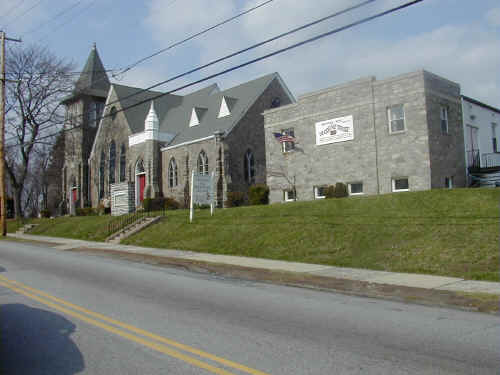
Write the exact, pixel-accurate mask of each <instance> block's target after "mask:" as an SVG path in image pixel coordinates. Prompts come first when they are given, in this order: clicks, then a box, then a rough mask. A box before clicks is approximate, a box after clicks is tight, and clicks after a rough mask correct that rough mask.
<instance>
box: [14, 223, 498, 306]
mask: <svg viewBox="0 0 500 375" xmlns="http://www.w3.org/2000/svg"><path fill="white" fill-rule="evenodd" d="M8 236H9V237H15V238H19V239H25V240H30V241H39V242H50V243H53V244H55V245H54V248H56V249H59V250H71V249H79V248H85V249H95V250H101V251H119V252H122V253H129V254H139V255H150V256H155V257H163V258H169V259H178V260H189V261H196V262H197V263H198V264H199V263H200V262H201V263H214V264H219V265H220V264H223V265H228V266H239V267H245V268H251V269H260V270H266V271H286V272H291V273H295V274H302V275H315V276H321V277H326V278H332V279H341V280H351V281H360V282H367V283H375V284H384V285H393V286H401V287H410V288H420V289H428V290H441V291H452V292H470V293H488V294H495V295H498V296H500V283H499V282H489V281H474V280H464V279H460V278H456V277H445V276H431V275H421V274H408V273H397V272H386V271H372V270H366V269H355V268H343V267H332V266H323V265H317V264H307V263H296V262H286V261H279V260H270V259H260V258H248V257H240V256H229V255H216V254H206V253H198V252H193V251H181V250H166V249H154V248H147V247H139V246H130V245H120V244H111V243H104V242H92V241H82V240H73V239H67V238H57V237H45V236H35V235H29V234H14V233H12V234H10V233H9V234H8Z"/></svg>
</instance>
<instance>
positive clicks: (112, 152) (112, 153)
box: [109, 141, 116, 185]
mask: <svg viewBox="0 0 500 375" xmlns="http://www.w3.org/2000/svg"><path fill="white" fill-rule="evenodd" d="M115 167H116V144H115V141H111V144H110V145H109V184H110V185H111V184H114V183H115Z"/></svg>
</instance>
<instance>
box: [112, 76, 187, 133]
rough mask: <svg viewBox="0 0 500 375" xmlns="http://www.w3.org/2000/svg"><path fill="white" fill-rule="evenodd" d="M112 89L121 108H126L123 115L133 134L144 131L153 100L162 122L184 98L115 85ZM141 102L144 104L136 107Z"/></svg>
mask: <svg viewBox="0 0 500 375" xmlns="http://www.w3.org/2000/svg"><path fill="white" fill-rule="evenodd" d="M112 89H113V90H114V92H115V94H116V97H117V100H119V101H120V105H121V107H122V108H125V110H124V111H123V114H124V115H125V117H126V119H127V122H128V125H129V127H130V131H131V132H132V133H140V132H142V131H144V120H145V119H146V116H147V115H148V112H149V108H150V107H151V100H154V103H155V104H154V105H155V111H156V114H157V116H158V118H159V119H160V121H161V119H163V118H164V117H165V116H166V114H167V112H169V111H170V110H171V109H172V108H175V107H177V106H178V105H180V103H181V102H182V96H178V95H173V94H166V95H162V94H163V93H161V92H159V91H151V90H147V91H144V90H143V89H140V88H137V87H130V86H124V85H118V84H115V83H113V84H112ZM160 95H162V96H160ZM113 101H114V100H113ZM140 102H143V103H141V104H139V105H135V104H137V103H140ZM111 106H112V105H111Z"/></svg>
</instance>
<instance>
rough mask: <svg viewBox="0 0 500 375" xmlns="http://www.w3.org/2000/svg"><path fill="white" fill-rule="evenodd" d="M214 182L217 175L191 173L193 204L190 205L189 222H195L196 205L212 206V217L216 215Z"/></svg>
mask: <svg viewBox="0 0 500 375" xmlns="http://www.w3.org/2000/svg"><path fill="white" fill-rule="evenodd" d="M214 181H215V173H214V172H212V173H211V174H210V175H208V174H204V175H203V174H197V173H194V171H193V172H192V173H191V202H190V204H189V222H192V221H193V215H194V205H195V204H200V205H210V215H213V214H214V202H215V201H214Z"/></svg>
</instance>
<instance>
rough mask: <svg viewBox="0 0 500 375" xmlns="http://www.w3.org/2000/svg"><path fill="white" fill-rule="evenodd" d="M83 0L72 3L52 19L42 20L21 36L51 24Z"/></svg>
mask: <svg viewBox="0 0 500 375" xmlns="http://www.w3.org/2000/svg"><path fill="white" fill-rule="evenodd" d="M82 1H83V0H78V1H77V2H75V3H73V4H72V5H70V6H69V7H66V8H64V9H63V10H62V11H60V12H59V13H57V14H56V15H54V16H53V17H51V18H50V19H48V20H47V21H45V22H42V23H41V24H39V25H38V26H36V27H34V28H32V29H31V30H28V31H26V32H24V33H23V34H22V35H21V38H23V37H25V36H26V35H28V34H31V33H33V32H35V31H37V30H39V29H41V28H43V27H45V26H46V25H49V24H50V23H51V22H53V21H55V20H56V19H57V18H59V17H61V16H63V15H64V14H66V13H68V12H70V11H71V10H72V9H74V8H76V7H77V6H78V5H80V4H81V3H82Z"/></svg>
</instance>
